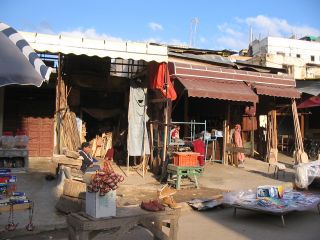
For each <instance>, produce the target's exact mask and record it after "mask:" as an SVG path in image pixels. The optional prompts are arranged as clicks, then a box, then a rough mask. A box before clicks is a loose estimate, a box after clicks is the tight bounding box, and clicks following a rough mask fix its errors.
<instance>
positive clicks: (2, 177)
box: [0, 169, 34, 231]
mask: <svg viewBox="0 0 320 240" xmlns="http://www.w3.org/2000/svg"><path fill="white" fill-rule="evenodd" d="M16 182H17V178H16V176H12V175H11V170H10V169H0V210H1V211H2V210H3V211H10V214H9V218H8V224H7V225H6V229H7V230H8V231H13V230H15V229H16V227H17V225H18V223H14V217H13V210H14V206H16V205H22V204H32V202H31V201H30V200H29V199H28V198H27V197H26V194H25V193H24V192H16ZM27 209H29V223H28V224H27V226H26V229H27V230H28V231H32V230H33V229H34V226H33V224H32V215H33V207H32V206H31V205H28V206H27Z"/></svg>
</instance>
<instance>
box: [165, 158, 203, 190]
mask: <svg viewBox="0 0 320 240" xmlns="http://www.w3.org/2000/svg"><path fill="white" fill-rule="evenodd" d="M167 172H168V174H169V175H170V180H171V181H174V182H175V186H176V189H178V190H179V189H180V187H181V179H182V177H188V178H189V179H192V178H193V179H194V182H195V185H196V188H197V189H199V188H200V187H199V183H198V178H197V176H201V175H202V174H203V167H200V166H196V167H189V166H176V165H173V164H168V167H167ZM173 175H177V179H176V180H173V179H172V176H173ZM170 180H169V181H170Z"/></svg>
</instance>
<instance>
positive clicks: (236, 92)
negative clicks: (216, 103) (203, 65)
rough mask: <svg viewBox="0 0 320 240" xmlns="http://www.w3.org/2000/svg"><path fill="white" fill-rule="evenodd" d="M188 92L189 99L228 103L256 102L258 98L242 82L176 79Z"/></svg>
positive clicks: (189, 78)
mask: <svg viewBox="0 0 320 240" xmlns="http://www.w3.org/2000/svg"><path fill="white" fill-rule="evenodd" d="M176 78H177V79H178V80H179V81H180V82H181V83H182V85H183V86H184V87H185V88H186V89H187V90H188V95H189V97H198V98H215V99H222V100H230V101H241V102H258V100H259V98H258V96H257V95H256V94H255V93H254V92H253V91H252V90H251V88H250V87H248V86H247V85H246V84H245V83H244V82H233V83H230V82H222V81H219V80H218V81H217V80H214V79H210V78H202V79H200V80H199V79H196V78H192V77H188V78H185V77H176Z"/></svg>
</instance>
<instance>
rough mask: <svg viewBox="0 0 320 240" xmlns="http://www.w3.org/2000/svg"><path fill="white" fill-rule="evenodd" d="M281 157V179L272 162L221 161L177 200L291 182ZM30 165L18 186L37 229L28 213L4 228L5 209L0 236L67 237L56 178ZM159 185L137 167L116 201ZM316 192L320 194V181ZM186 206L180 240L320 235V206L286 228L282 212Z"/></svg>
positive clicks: (145, 195) (312, 239)
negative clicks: (240, 164)
mask: <svg viewBox="0 0 320 240" xmlns="http://www.w3.org/2000/svg"><path fill="white" fill-rule="evenodd" d="M280 161H281V162H283V163H284V164H286V166H287V169H286V172H285V175H282V174H281V175H279V179H275V178H274V177H273V174H272V173H273V172H272V170H271V171H270V172H268V164H267V163H265V162H262V161H259V160H254V159H248V160H247V161H246V163H245V167H244V168H235V167H232V166H225V165H221V164H218V163H213V164H211V163H210V164H207V165H206V167H205V172H204V175H203V176H202V177H200V179H199V182H200V186H201V188H200V189H199V190H197V189H195V188H188V189H182V190H179V191H178V192H177V194H176V195H175V199H176V201H177V202H180V203H184V202H185V201H188V200H191V199H193V198H211V197H213V196H216V195H218V194H221V193H222V192H224V191H237V190H241V189H250V188H251V189H254V188H256V187H257V186H259V185H267V184H273V185H278V184H281V185H285V186H290V185H291V186H292V184H291V183H292V180H293V176H294V175H293V173H294V171H293V169H292V159H291V158H290V157H287V156H284V155H283V156H281V158H280ZM31 167H32V169H33V171H31V172H29V173H19V174H18V181H19V185H18V189H20V190H21V191H25V192H26V193H29V194H30V196H32V199H33V200H34V201H35V203H36V208H35V216H34V223H35V225H36V230H35V231H34V232H27V231H26V230H25V229H24V225H25V223H26V222H27V220H28V216H27V215H26V214H24V213H16V216H15V217H16V219H17V220H18V221H19V226H18V229H17V230H15V231H14V232H6V231H4V225H5V224H6V222H7V219H8V215H6V213H4V214H1V215H0V239H16V240H22V239H26V240H31V239H40V240H42V239H59V240H62V239H68V238H67V236H68V232H67V230H66V222H65V215H64V214H61V213H57V212H56V211H55V208H54V205H55V203H56V201H57V199H58V197H59V195H58V194H57V191H56V182H55V181H46V180H45V178H44V176H45V173H44V172H45V170H41V169H45V164H44V163H41V162H38V163H37V164H35V165H34V166H31ZM117 171H119V172H120V173H121V172H124V171H125V169H120V168H119V169H117ZM160 187H161V185H160V184H159V182H158V181H157V180H156V179H155V178H154V176H153V175H152V174H147V175H146V176H145V177H144V178H142V177H141V175H140V174H137V173H136V172H135V171H130V172H129V174H128V176H127V177H126V179H125V181H124V182H123V184H122V185H121V186H120V188H119V189H118V190H117V196H118V197H117V204H118V206H125V205H137V204H140V203H141V201H148V200H151V199H154V198H155V197H156V192H157V189H159V188H160ZM312 190H313V191H315V192H317V193H320V188H319V185H318V186H316V188H314V189H312ZM183 206H184V207H183V211H182V215H181V217H180V220H179V231H178V239H181V240H182V239H183V240H185V239H186V240H188V239H190V240H193V239H201V240H202V239H203V240H206V239H208V240H209V239H210V240H212V239H224V240H233V239H236V240H245V239H259V240H260V239H262V240H264V239H265V240H267V239H284V240H286V239H288V240H289V239H290V240H291V239H292V240H301V239H304V240H316V239H320V231H319V226H320V225H319V224H320V216H319V213H318V211H317V209H311V210H309V211H305V212H294V213H290V214H288V215H286V216H285V221H286V226H285V227H283V226H282V223H281V218H280V217H279V216H274V215H266V214H261V213H256V212H251V211H245V210H238V211H237V216H236V217H233V209H232V208H230V207H224V208H221V207H218V208H214V209H211V210H207V211H196V210H192V209H191V208H190V207H189V206H187V205H186V204H184V205H183ZM98 239H112V236H108V235H105V236H101V238H98ZM123 239H130V240H141V239H146V240H147V239H153V237H152V235H151V234H150V232H148V231H147V230H145V229H143V228H141V227H135V228H133V229H132V230H131V231H130V232H128V233H127V235H126V236H125V237H124V238H123Z"/></svg>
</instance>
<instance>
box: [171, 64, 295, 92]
mask: <svg viewBox="0 0 320 240" xmlns="http://www.w3.org/2000/svg"><path fill="white" fill-rule="evenodd" d="M169 70H170V75H176V76H181V77H192V78H197V79H202V78H212V79H216V80H221V81H226V82H227V81H229V82H243V81H245V82H248V83H252V84H265V85H269V86H282V87H285V86H287V87H295V86H296V82H295V80H294V78H293V77H290V76H289V75H286V74H283V75H277V74H270V73H259V72H252V71H243V70H235V69H231V68H222V67H208V66H203V65H193V64H186V63H177V62H170V63H169Z"/></svg>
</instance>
